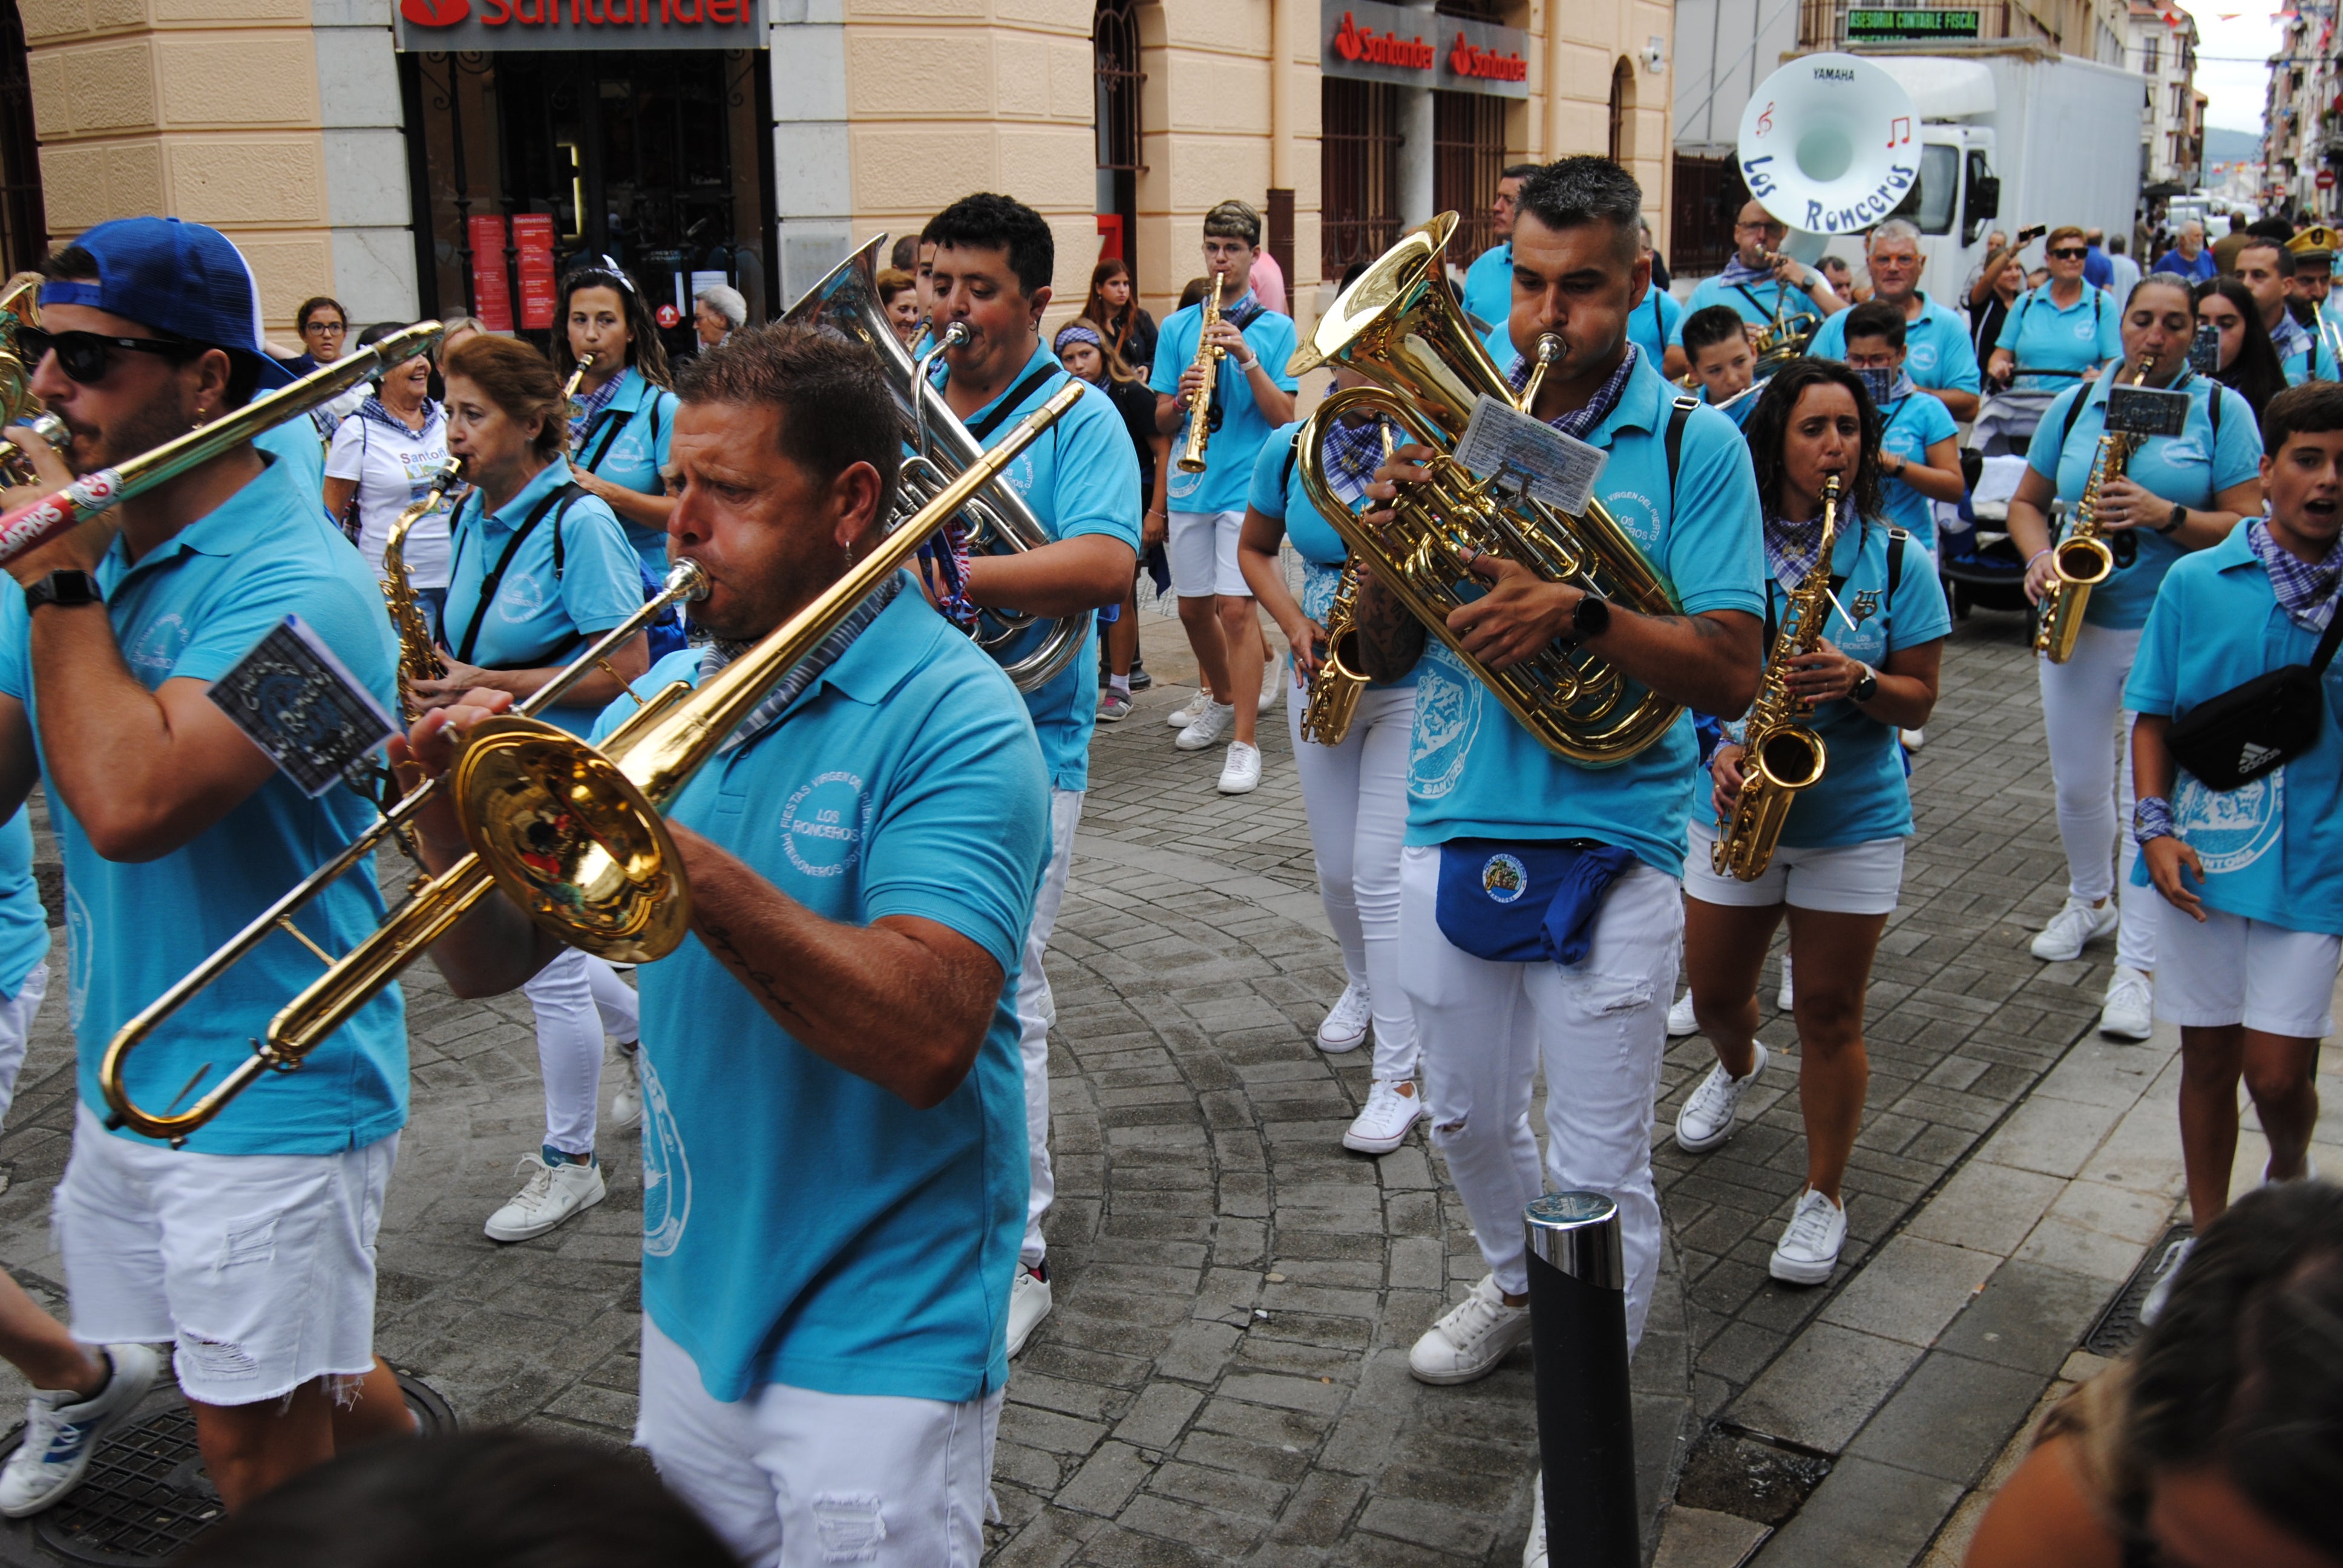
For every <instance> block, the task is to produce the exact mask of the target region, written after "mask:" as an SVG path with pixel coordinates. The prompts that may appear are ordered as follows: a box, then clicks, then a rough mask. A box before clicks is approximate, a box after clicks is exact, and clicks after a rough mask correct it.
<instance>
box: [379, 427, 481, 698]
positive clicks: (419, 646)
mask: <svg viewBox="0 0 2343 1568" xmlns="http://www.w3.org/2000/svg"><path fill="white" fill-rule="evenodd" d="M463 471H464V470H463V467H462V465H461V464H459V463H458V462H456V461H455V460H454V459H453V458H450V459H448V460H447V461H446V462H444V463H442V464H440V465H439V467H437V468H436V469H434V470H433V472H432V475H431V487H430V488H429V489H427V490H426V491H425V492H424V493H423V494H422V495H420V496H418V497H417V498H415V499H414V500H412V501H410V502H408V503H407V509H406V510H405V511H402V512H400V513H399V514H398V518H397V521H395V522H393V523H392V524H391V525H390V537H389V538H387V539H386V540H384V541H383V546H382V598H383V603H384V604H385V605H386V606H387V607H388V608H389V610H390V624H391V628H392V629H393V630H395V631H396V632H397V633H398V680H399V686H400V689H402V690H404V689H405V688H406V685H407V682H408V681H410V680H437V679H438V678H440V677H442V676H444V675H446V674H447V662H446V661H445V660H443V659H442V658H440V657H439V648H438V646H437V644H436V643H434V642H433V641H432V639H431V623H430V622H429V621H428V620H427V619H426V618H424V614H423V606H422V604H421V602H420V601H418V600H417V598H416V597H415V585H414V584H413V583H412V582H411V581H409V580H408V578H407V534H408V532H409V531H410V530H412V529H413V528H414V527H415V525H416V524H417V523H419V522H421V521H422V520H423V519H424V518H427V517H429V516H430V515H431V514H432V512H433V511H434V510H436V509H437V507H438V505H439V502H440V499H441V498H443V497H445V496H446V495H447V491H448V489H449V487H452V486H454V485H455V484H456V483H457V482H458V480H459V479H460V478H461V477H463ZM421 717H422V715H421V714H420V713H419V712H417V711H415V709H414V708H413V704H412V702H411V701H410V702H409V704H408V712H407V718H408V719H409V720H413V719H419V718H421Z"/></svg>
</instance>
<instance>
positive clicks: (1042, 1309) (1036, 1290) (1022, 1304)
mask: <svg viewBox="0 0 2343 1568" xmlns="http://www.w3.org/2000/svg"><path fill="white" fill-rule="evenodd" d="M1048 1266H1049V1265H1048V1264H1046V1263H1045V1264H1043V1265H1042V1267H1043V1268H1045V1269H1046V1268H1047V1267H1048ZM1049 1315H1050V1282H1049V1280H1048V1278H1047V1277H1046V1276H1045V1275H1041V1274H1037V1273H1035V1272H1034V1271H1032V1270H1031V1269H1029V1268H1027V1267H1026V1266H1025V1265H1024V1264H1022V1263H1020V1264H1018V1265H1017V1279H1016V1282H1015V1283H1013V1284H1011V1286H1010V1287H1009V1354H1010V1356H1011V1359H1012V1360H1013V1359H1015V1357H1016V1356H1018V1355H1019V1354H1020V1353H1021V1352H1023V1350H1024V1349H1025V1342H1026V1341H1027V1340H1029V1339H1031V1338H1032V1337H1033V1331H1034V1330H1035V1329H1038V1328H1040V1327H1041V1320H1042V1319H1043V1318H1046V1317H1048V1316H1049Z"/></svg>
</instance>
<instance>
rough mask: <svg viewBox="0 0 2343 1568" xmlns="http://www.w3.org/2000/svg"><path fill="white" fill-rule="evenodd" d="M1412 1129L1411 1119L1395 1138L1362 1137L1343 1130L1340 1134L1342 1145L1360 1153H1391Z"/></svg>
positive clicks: (1413, 1123)
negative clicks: (1404, 1129)
mask: <svg viewBox="0 0 2343 1568" xmlns="http://www.w3.org/2000/svg"><path fill="white" fill-rule="evenodd" d="M1413 1131H1415V1122H1414V1121H1409V1122H1408V1124H1407V1129H1406V1131H1403V1132H1401V1133H1400V1135H1399V1136H1398V1137H1396V1138H1362V1137H1360V1136H1359V1135H1358V1134H1357V1133H1355V1132H1345V1133H1343V1134H1342V1147H1343V1148H1345V1149H1348V1150H1351V1151H1354V1152H1356V1153H1360V1154H1391V1153H1394V1152H1396V1151H1398V1149H1399V1146H1400V1145H1401V1144H1403V1143H1404V1142H1406V1141H1407V1134H1408V1133H1409V1132H1413Z"/></svg>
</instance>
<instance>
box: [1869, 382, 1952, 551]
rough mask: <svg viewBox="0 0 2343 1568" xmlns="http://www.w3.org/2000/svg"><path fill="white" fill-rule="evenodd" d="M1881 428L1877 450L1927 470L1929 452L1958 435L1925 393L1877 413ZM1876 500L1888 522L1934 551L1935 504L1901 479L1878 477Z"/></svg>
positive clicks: (1944, 412) (1941, 408)
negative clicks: (1892, 454)
mask: <svg viewBox="0 0 2343 1568" xmlns="http://www.w3.org/2000/svg"><path fill="white" fill-rule="evenodd" d="M1879 414H1880V418H1881V420H1882V421H1883V423H1884V428H1883V429H1882V430H1881V432H1880V440H1879V444H1880V446H1881V447H1883V448H1884V449H1885V450H1887V451H1890V452H1893V453H1895V454H1896V456H1897V457H1901V458H1903V459H1904V460H1905V461H1906V462H1907V463H1917V464H1919V465H1921V466H1922V467H1926V466H1927V462H1928V448H1929V447H1933V446H1935V445H1936V443H1937V442H1939V441H1949V440H1951V439H1952V438H1953V437H1956V436H1957V435H1959V434H1960V429H1961V427H1959V426H1958V425H1956V424H1955V423H1954V422H1953V415H1952V410H1950V409H1949V408H1946V407H1945V406H1944V404H1942V403H1941V402H1939V401H1937V400H1936V398H1934V397H1929V396H1928V395H1927V394H1926V392H1914V393H1909V394H1907V395H1906V396H1905V397H1898V398H1896V400H1895V401H1894V402H1892V403H1890V404H1888V405H1887V406H1886V407H1883V408H1882V409H1880V411H1879ZM1879 498H1880V501H1881V503H1882V505H1883V506H1884V508H1885V511H1886V514H1887V520H1888V521H1889V522H1891V523H1893V524H1895V525H1896V527H1897V528H1902V529H1904V530H1905V531H1906V532H1907V533H1909V534H1910V535H1911V536H1912V537H1913V538H1916V539H1917V540H1918V541H1919V542H1920V544H1921V546H1922V547H1923V548H1926V549H1928V550H1930V551H1934V550H1935V549H1936V503H1935V502H1933V501H1931V500H1929V499H1928V498H1927V497H1926V496H1924V495H1922V494H1921V493H1920V492H1919V491H1917V490H1916V489H1914V488H1913V487H1911V486H1909V485H1907V484H1906V483H1905V482H1904V481H1903V480H1901V479H1895V478H1890V477H1886V476H1885V475H1884V474H1883V475H1882V476H1880V480H1879Z"/></svg>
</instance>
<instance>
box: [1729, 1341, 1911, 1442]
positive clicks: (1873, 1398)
mask: <svg viewBox="0 0 2343 1568" xmlns="http://www.w3.org/2000/svg"><path fill="white" fill-rule="evenodd" d="M1920 1354H1921V1352H1920V1347H1918V1346H1917V1345H1910V1344H1906V1343H1904V1342H1900V1341H1897V1340H1888V1339H1882V1338H1880V1337H1879V1336H1877V1335H1876V1334H1866V1333H1860V1332H1856V1331H1855V1330H1854V1329H1843V1328H1840V1327H1838V1326H1836V1325H1835V1324H1832V1323H1816V1324H1815V1326H1814V1327H1812V1328H1810V1329H1808V1330H1807V1331H1806V1332H1804V1333H1802V1334H1800V1335H1799V1336H1798V1337H1797V1338H1796V1339H1795V1340H1793V1341H1791V1342H1790V1346H1789V1348H1788V1349H1787V1350H1785V1352H1782V1355H1781V1356H1780V1358H1779V1359H1778V1360H1776V1361H1775V1362H1774V1364H1773V1365H1771V1366H1769V1367H1767V1368H1766V1369H1765V1372H1764V1373H1763V1374H1762V1375H1761V1376H1760V1377H1759V1378H1758V1379H1757V1381H1756V1382H1754V1383H1752V1384H1751V1385H1750V1387H1749V1391H1748V1392H1746V1393H1744V1394H1743V1395H1742V1396H1741V1397H1740V1399H1738V1400H1736V1401H1735V1402H1734V1404H1733V1407H1732V1417H1733V1419H1734V1420H1735V1421H1736V1422H1739V1423H1740V1424H1741V1425H1743V1426H1745V1427H1747V1428H1748V1429H1749V1430H1750V1431H1752V1432H1760V1433H1763V1434H1765V1435H1766V1436H1769V1437H1776V1438H1781V1439H1783V1440H1785V1441H1786V1442H1794V1443H1796V1444H1798V1445H1799V1446H1800V1447H1804V1448H1811V1449H1815V1450H1819V1451H1820V1452H1825V1453H1836V1452H1839V1451H1840V1450H1841V1449H1844V1448H1845V1446H1846V1445H1847V1442H1848V1441H1849V1440H1850V1439H1852V1438H1853V1437H1854V1436H1855V1432H1857V1431H1859V1430H1860V1429H1861V1428H1862V1426H1863V1423H1864V1422H1865V1421H1867V1420H1869V1419H1870V1418H1871V1412H1873V1411H1874V1410H1875V1408H1877V1406H1878V1404H1879V1402H1880V1401H1881V1400H1882V1399H1883V1398H1884V1397H1885V1395H1886V1393H1887V1392H1888V1391H1889V1390H1890V1389H1892V1388H1894V1387H1895V1386H1896V1383H1898V1382H1901V1381H1902V1380H1903V1377H1904V1374H1905V1373H1906V1372H1908V1371H1910V1370H1911V1367H1912V1364H1913V1363H1914V1362H1916V1361H1918V1360H1919V1359H1920Z"/></svg>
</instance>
